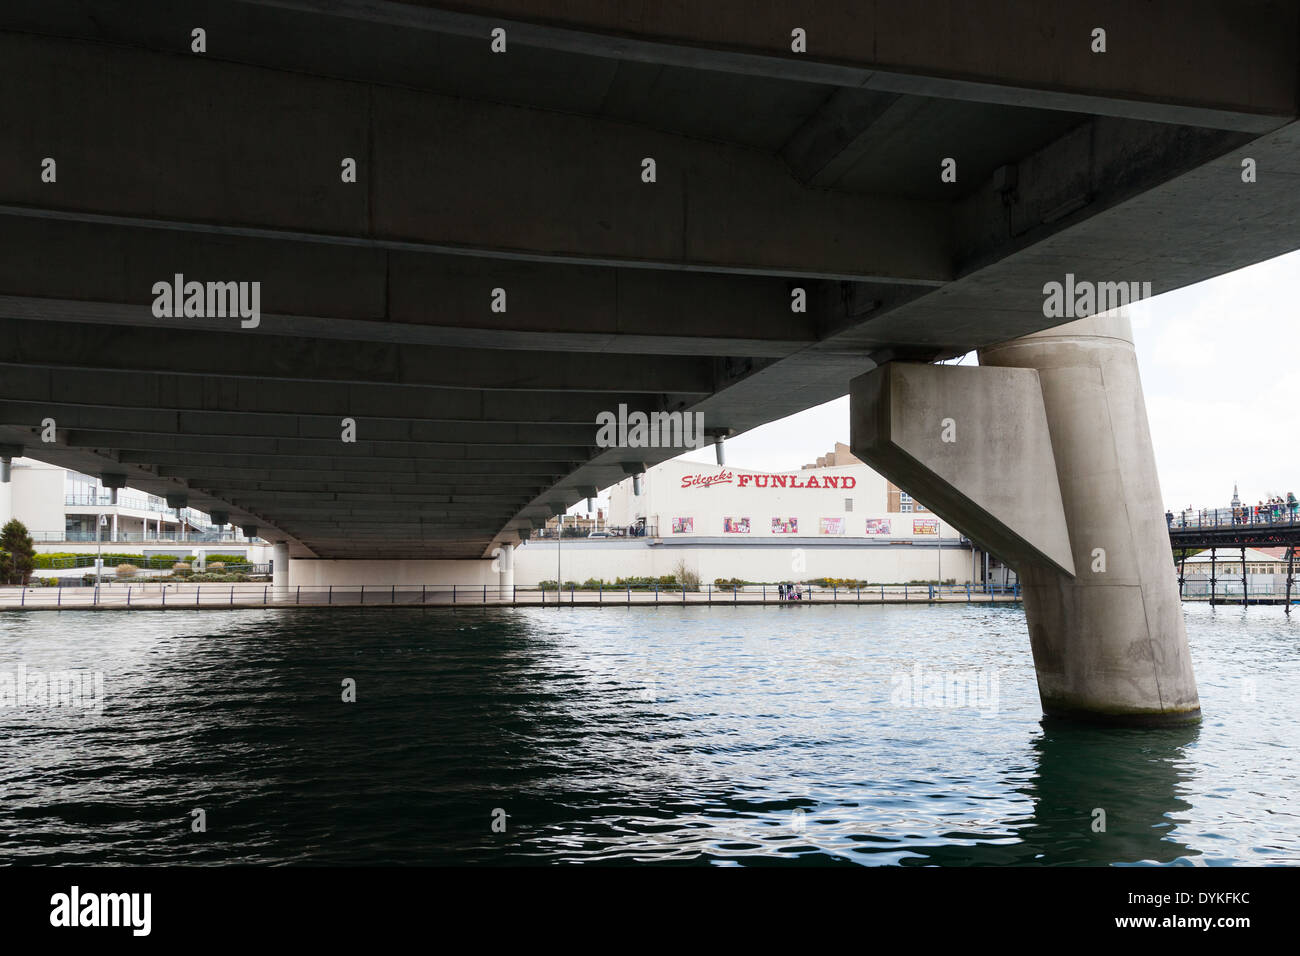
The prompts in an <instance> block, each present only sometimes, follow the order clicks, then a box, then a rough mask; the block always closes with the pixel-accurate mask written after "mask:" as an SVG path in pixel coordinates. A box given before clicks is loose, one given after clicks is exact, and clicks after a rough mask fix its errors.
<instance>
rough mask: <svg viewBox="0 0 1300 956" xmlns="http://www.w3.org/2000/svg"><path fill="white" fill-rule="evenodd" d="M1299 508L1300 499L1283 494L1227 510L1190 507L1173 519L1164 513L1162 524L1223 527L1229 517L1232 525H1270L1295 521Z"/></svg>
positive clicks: (1288, 493) (1168, 513) (1171, 515)
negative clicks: (1163, 522) (1220, 525)
mask: <svg viewBox="0 0 1300 956" xmlns="http://www.w3.org/2000/svg"><path fill="white" fill-rule="evenodd" d="M1297 508H1300V499H1297V498H1296V496H1295V495H1294V494H1293V493H1291V492H1289V491H1288V492H1287V493H1286V497H1285V498H1283V497H1282V496H1281V495H1269V497H1268V498H1267V499H1266V500H1263V501H1260V502H1259V503H1258V504H1255V505H1248V504H1238V505H1233V506H1232V507H1231V508H1209V509H1207V508H1202V509H1201V510H1200V511H1197V510H1196V509H1194V508H1193V507H1192V506H1191V505H1188V506H1187V508H1186V509H1185V510H1184V511H1183V512H1182V513H1181V514H1180V515H1178V516H1177V519H1175V516H1174V513H1173V512H1172V511H1166V512H1165V521H1166V522H1167V523H1168V524H1169V526H1170V527H1171V528H1172V527H1174V526H1175V525H1177V526H1178V527H1180V528H1186V527H1188V526H1189V525H1191V526H1192V527H1206V526H1209V525H1218V524H1226V523H1227V522H1228V520H1229V516H1231V521H1232V523H1233V524H1273V523H1276V522H1279V521H1295V520H1296V509H1297Z"/></svg>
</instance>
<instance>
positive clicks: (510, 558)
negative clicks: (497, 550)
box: [497, 544, 515, 599]
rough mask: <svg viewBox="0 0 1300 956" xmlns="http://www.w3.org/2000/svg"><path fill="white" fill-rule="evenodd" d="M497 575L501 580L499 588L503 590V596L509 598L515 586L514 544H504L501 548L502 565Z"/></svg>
mask: <svg viewBox="0 0 1300 956" xmlns="http://www.w3.org/2000/svg"><path fill="white" fill-rule="evenodd" d="M497 567H498V568H499V570H498V572H497V574H498V575H499V580H498V582H497V585H498V587H500V589H501V596H502V597H503V598H507V599H508V598H509V597H510V592H511V591H512V590H513V589H514V586H515V547H514V545H512V544H503V545H502V546H501V556H500V564H498V565H497Z"/></svg>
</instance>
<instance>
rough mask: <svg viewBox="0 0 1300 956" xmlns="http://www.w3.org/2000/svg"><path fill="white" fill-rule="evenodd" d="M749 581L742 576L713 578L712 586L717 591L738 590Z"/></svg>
mask: <svg viewBox="0 0 1300 956" xmlns="http://www.w3.org/2000/svg"><path fill="white" fill-rule="evenodd" d="M748 583H749V582H748V581H746V580H745V579H744V578H714V579H713V586H714V587H715V588H717V589H718V590H719V591H739V590H741V589H742V588H744V586H745V585H746V584H748Z"/></svg>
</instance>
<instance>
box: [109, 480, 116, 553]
mask: <svg viewBox="0 0 1300 956" xmlns="http://www.w3.org/2000/svg"><path fill="white" fill-rule="evenodd" d="M113 495H114V497H116V495H117V492H116V491H114V492H113ZM110 540H113V541H116V540H117V512H113V536H112V538H111V539H110Z"/></svg>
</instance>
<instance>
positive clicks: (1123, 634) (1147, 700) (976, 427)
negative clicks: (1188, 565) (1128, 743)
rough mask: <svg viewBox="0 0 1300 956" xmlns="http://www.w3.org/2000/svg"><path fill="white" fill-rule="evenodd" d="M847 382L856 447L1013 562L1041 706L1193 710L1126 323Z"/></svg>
mask: <svg viewBox="0 0 1300 956" xmlns="http://www.w3.org/2000/svg"><path fill="white" fill-rule="evenodd" d="M980 363H981V364H980V367H979V368H971V367H962V366H916V365H910V366H899V365H898V363H892V364H890V365H886V366H882V367H881V368H879V369H876V370H875V371H873V372H870V373H868V374H867V375H864V376H861V377H860V378H858V379H856V380H854V382H853V385H852V403H853V408H852V420H853V451H854V453H855V454H857V455H859V457H862V458H863V459H865V460H866V461H868V462H869V463H871V464H872V465H873V466H875V467H877V468H878V469H879V470H880V471H882V472H883V473H884V474H885V475H886V476H888V477H889V478H891V479H892V480H893V481H895V483H898V484H900V485H902V486H903V487H906V488H908V490H909V491H910V492H911V493H912V495H913V496H914V497H916V498H917V499H918V500H920V501H922V502H923V503H924V504H925V505H926V506H927V507H929V508H931V509H933V510H935V511H937V512H938V513H939V514H940V515H941V516H942V517H944V518H945V519H946V520H948V521H949V522H951V523H952V524H954V525H956V526H957V527H959V528H962V530H963V531H965V532H966V533H967V534H970V535H971V536H973V537H976V538H978V539H980V540H983V541H985V542H987V543H988V546H989V548H990V549H991V550H992V551H994V552H995V553H997V554H999V555H1000V556H1001V557H1003V559H1004V560H1006V561H1007V562H1008V563H1009V564H1011V565H1012V566H1013V567H1015V569H1016V571H1017V572H1018V573H1019V575H1020V579H1021V582H1022V593H1023V595H1024V604H1025V617H1026V619H1027V621H1028V625H1029V637H1030V645H1031V647H1032V649H1033V655H1034V666H1035V669H1036V670H1037V674H1038V690H1039V695H1040V698H1041V700H1042V705H1043V710H1044V712H1045V713H1046V714H1047V715H1049V716H1054V717H1064V718H1071V719H1079V720H1087V721H1094V722H1104V723H1114V724H1125V725H1135V726H1161V725H1170V724H1181V723H1190V722H1194V721H1196V720H1198V719H1199V718H1200V700H1199V697H1198V695H1197V691H1196V678H1195V675H1194V674H1193V671H1192V664H1191V657H1190V654H1189V652H1188V646H1187V634H1186V630H1185V628H1184V625H1183V616H1182V606H1181V603H1180V602H1179V598H1178V588H1177V584H1176V582H1175V575H1174V567H1173V556H1172V553H1171V551H1170V547H1169V535H1168V529H1167V526H1166V521H1165V517H1164V508H1163V505H1162V504H1161V500H1160V487H1159V482H1158V480H1157V476H1156V467H1155V455H1154V453H1153V450H1152V446H1151V436H1150V431H1149V428H1148V424H1147V415H1146V408H1145V404H1144V402H1143V399H1142V386H1141V382H1140V381H1139V378H1138V369H1137V358H1136V355H1135V353H1134V349H1133V339H1132V332H1131V329H1130V327H1129V322H1128V319H1127V318H1126V317H1124V316H1122V315H1114V314H1108V315H1106V316H1101V317H1092V318H1088V319H1082V320H1079V321H1076V322H1071V323H1069V324H1066V325H1063V326H1060V327H1058V328H1055V329H1051V330H1048V331H1045V332H1039V333H1035V334H1033V335H1029V336H1025V337H1023V338H1019V339H1015V340H1012V341H1009V342H1004V343H1001V344H999V345H996V346H993V347H990V348H988V349H985V350H983V351H982V352H981V353H980Z"/></svg>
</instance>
